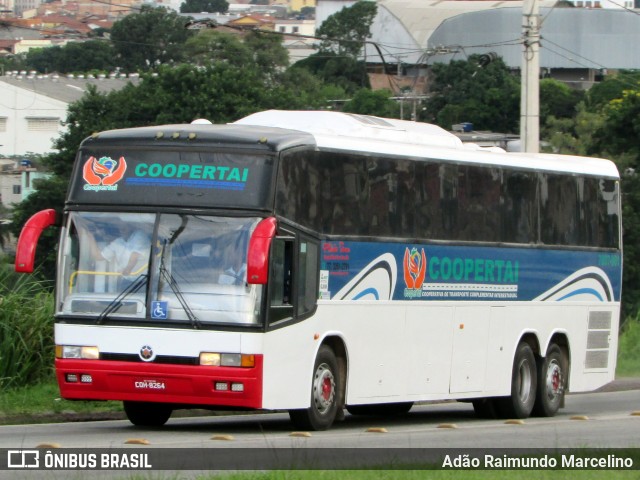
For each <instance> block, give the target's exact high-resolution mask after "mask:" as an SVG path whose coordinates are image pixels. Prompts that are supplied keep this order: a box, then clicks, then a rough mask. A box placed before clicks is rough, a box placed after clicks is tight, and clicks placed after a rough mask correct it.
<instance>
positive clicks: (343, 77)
mask: <svg viewBox="0 0 640 480" xmlns="http://www.w3.org/2000/svg"><path fill="white" fill-rule="evenodd" d="M376 13H377V5H376V4H375V2H369V1H363V0H360V1H358V2H356V3H355V4H353V5H352V6H351V7H344V8H343V9H342V10H340V11H339V12H337V13H334V14H333V15H331V16H329V17H328V18H327V19H326V20H325V21H324V22H323V23H322V25H321V26H320V28H318V30H317V31H316V35H317V36H318V37H322V38H323V40H322V42H321V43H320V48H319V49H318V53H314V54H313V55H310V56H309V57H308V58H306V59H304V60H301V61H300V62H297V63H296V65H295V67H296V68H304V69H306V70H308V71H310V72H311V73H313V74H314V75H316V76H318V77H320V78H321V79H322V80H324V81H325V82H327V83H333V84H334V85H338V86H339V87H341V88H343V89H344V90H345V91H347V92H349V93H355V92H356V91H357V90H359V89H360V88H362V87H368V86H369V79H368V77H367V69H366V64H365V63H364V62H362V61H361V60H359V59H358V56H359V54H360V52H361V51H362V48H363V47H364V45H365V41H366V39H367V38H369V37H370V35H371V25H372V24H373V20H374V18H375V16H376Z"/></svg>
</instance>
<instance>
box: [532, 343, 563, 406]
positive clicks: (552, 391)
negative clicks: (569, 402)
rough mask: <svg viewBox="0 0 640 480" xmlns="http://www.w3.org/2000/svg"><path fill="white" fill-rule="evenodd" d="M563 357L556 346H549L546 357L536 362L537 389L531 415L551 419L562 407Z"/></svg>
mask: <svg viewBox="0 0 640 480" xmlns="http://www.w3.org/2000/svg"><path fill="white" fill-rule="evenodd" d="M566 364H567V362H566V360H565V356H564V355H563V353H562V350H561V349H560V347H559V346H558V345H556V344H552V345H550V346H549V350H548V352H547V356H546V357H545V358H542V359H540V362H538V389H537V392H536V403H535V405H534V407H533V413H534V414H535V415H538V416H540V417H553V416H554V415H555V414H556V413H557V412H558V409H559V408H560V405H562V401H563V399H564V393H565V383H566V380H565V371H566V369H567V367H566Z"/></svg>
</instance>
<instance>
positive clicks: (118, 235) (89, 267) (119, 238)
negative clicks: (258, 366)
mask: <svg viewBox="0 0 640 480" xmlns="http://www.w3.org/2000/svg"><path fill="white" fill-rule="evenodd" d="M259 220H260V219H259V218H227V217H215V216H205V215H193V214H158V215H156V214H147V213H144V214H142V213H107V212H70V215H69V219H68V222H67V225H66V226H65V231H64V232H63V237H62V243H61V251H60V252H61V253H60V256H61V258H60V265H61V267H62V268H60V269H59V278H58V281H59V282H60V283H59V285H61V287H60V288H59V289H58V303H57V306H58V307H57V313H58V314H63V315H65V316H79V317H91V318H92V319H93V320H92V321H95V322H96V323H103V322H107V323H108V322H110V321H123V320H136V321H140V320H146V321H149V322H154V323H156V322H158V323H159V324H166V323H168V322H185V323H190V324H191V325H193V326H194V327H198V326H201V325H202V324H207V323H209V324H212V323H215V324H246V325H256V324H258V322H259V311H260V298H261V287H260V286H258V285H248V284H247V281H246V258H247V246H248V242H249V238H250V235H251V233H252V231H253V229H254V228H255V226H256V224H257V223H258V221H259Z"/></svg>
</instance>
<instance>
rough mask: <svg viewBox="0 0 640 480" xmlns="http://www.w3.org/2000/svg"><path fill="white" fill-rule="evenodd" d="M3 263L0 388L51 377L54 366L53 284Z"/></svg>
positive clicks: (1, 274) (0, 321)
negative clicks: (22, 273)
mask: <svg viewBox="0 0 640 480" xmlns="http://www.w3.org/2000/svg"><path fill="white" fill-rule="evenodd" d="M10 268H11V267H10V266H9V265H7V264H0V279H2V280H1V282H2V283H0V390H5V389H9V388H15V387H21V386H24V385H33V384H36V383H38V382H40V381H42V380H45V379H50V378H51V375H52V369H53V348H54V347H53V298H52V294H51V285H47V284H46V283H44V282H42V281H37V280H34V279H33V278H32V277H29V276H26V275H18V274H15V273H13V272H11V270H10Z"/></svg>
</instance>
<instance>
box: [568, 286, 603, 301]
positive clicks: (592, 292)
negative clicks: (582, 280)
mask: <svg viewBox="0 0 640 480" xmlns="http://www.w3.org/2000/svg"><path fill="white" fill-rule="evenodd" d="M584 293H586V294H589V295H593V296H594V297H596V298H597V299H598V300H600V301H601V302H604V298H602V295H600V293H598V291H597V290H595V289H593V288H580V289H578V290H575V291H573V292H571V293H568V294H566V295H565V296H564V297H560V298H559V299H558V302H561V301H562V300H566V299H567V298H571V297H575V296H576V295H582V294H584Z"/></svg>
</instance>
